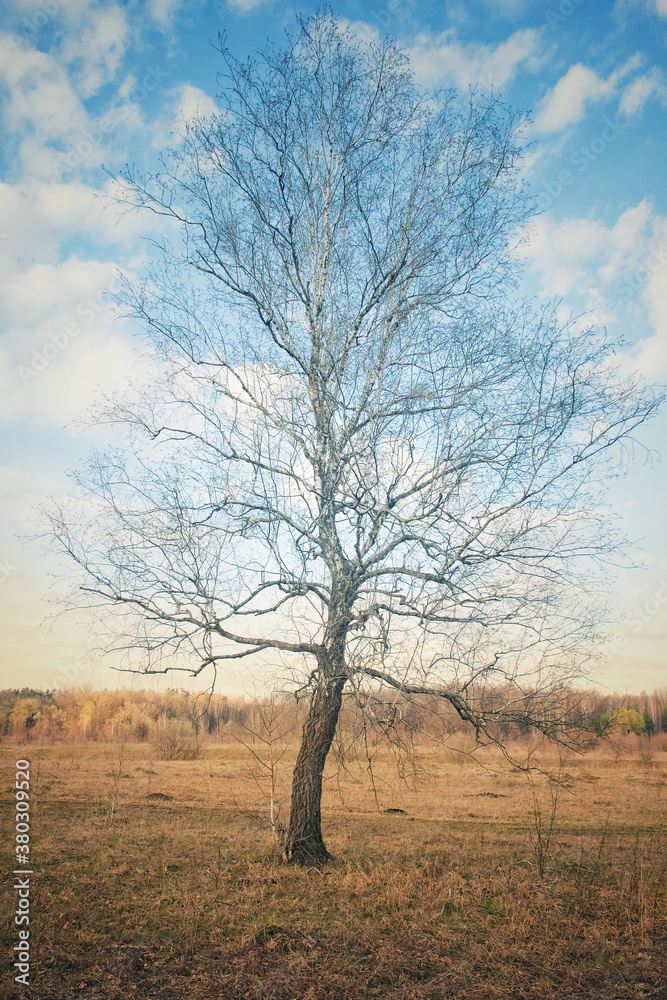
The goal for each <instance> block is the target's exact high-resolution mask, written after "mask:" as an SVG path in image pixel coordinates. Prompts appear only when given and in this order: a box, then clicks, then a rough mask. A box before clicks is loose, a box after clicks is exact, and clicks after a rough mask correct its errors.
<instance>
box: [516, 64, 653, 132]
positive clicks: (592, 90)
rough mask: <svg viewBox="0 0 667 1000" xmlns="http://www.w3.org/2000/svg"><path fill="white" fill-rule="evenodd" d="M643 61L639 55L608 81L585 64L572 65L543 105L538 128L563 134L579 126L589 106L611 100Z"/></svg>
mask: <svg viewBox="0 0 667 1000" xmlns="http://www.w3.org/2000/svg"><path fill="white" fill-rule="evenodd" d="M641 61H642V60H641V57H640V56H638V55H636V56H633V57H632V58H631V59H629V60H628V61H627V62H626V63H625V64H624V65H623V66H621V67H620V68H619V69H617V70H615V71H614V72H613V73H612V74H611V75H610V76H609V77H608V78H607V79H606V80H603V79H602V78H601V77H600V76H598V74H597V73H596V72H595V70H592V69H590V67H588V66H584V65H583V63H575V64H574V65H573V66H570V68H569V69H568V71H567V73H566V74H565V75H564V76H562V77H561V78H560V80H559V81H558V82H557V83H556V85H555V86H554V87H552V88H551V90H549V91H548V93H547V94H546V96H545V97H544V98H543V99H542V101H541V102H540V104H539V106H538V113H537V116H536V118H535V128H536V129H537V130H538V131H540V132H560V131H562V129H564V128H567V127H568V126H569V125H576V124H577V122H579V121H581V119H582V118H583V117H584V115H585V113H586V106H587V105H588V104H589V103H591V102H595V101H600V100H603V99H605V98H608V97H611V96H612V94H614V92H615V91H616V89H617V87H618V84H619V83H620V81H621V80H622V79H623V77H625V76H626V75H627V74H628V73H630V72H632V71H633V70H634V69H636V68H637V67H638V66H639V65H640V63H641Z"/></svg>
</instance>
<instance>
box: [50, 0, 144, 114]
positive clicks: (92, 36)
mask: <svg viewBox="0 0 667 1000" xmlns="http://www.w3.org/2000/svg"><path fill="white" fill-rule="evenodd" d="M127 42H128V26H127V21H126V18H125V13H124V12H123V11H122V10H121V8H120V7H115V6H107V7H100V8H93V9H92V10H90V11H89V12H88V19H87V20H85V21H84V22H83V24H81V25H79V30H78V31H76V32H74V31H69V32H67V33H66V35H65V38H64V41H63V44H62V47H61V49H60V53H59V54H60V57H61V58H62V59H63V60H64V62H65V63H66V64H68V65H69V66H71V67H73V68H74V69H75V71H76V73H77V76H78V83H79V88H80V90H81V93H82V95H83V96H84V97H90V96H91V95H93V94H96V93H97V92H98V90H99V89H100V87H102V86H104V84H106V83H109V82H110V81H111V80H113V79H114V78H115V76H116V74H117V73H118V70H119V68H120V66H121V63H122V60H123V56H124V54H125V49H126V46H127Z"/></svg>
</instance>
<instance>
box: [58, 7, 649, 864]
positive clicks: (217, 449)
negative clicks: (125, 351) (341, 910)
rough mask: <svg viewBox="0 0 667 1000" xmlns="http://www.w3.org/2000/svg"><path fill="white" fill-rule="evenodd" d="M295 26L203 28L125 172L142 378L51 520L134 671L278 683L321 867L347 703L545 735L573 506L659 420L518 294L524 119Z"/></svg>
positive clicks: (388, 46) (487, 733)
mask: <svg viewBox="0 0 667 1000" xmlns="http://www.w3.org/2000/svg"><path fill="white" fill-rule="evenodd" d="M299 25H300V30H299V32H298V34H297V36H296V38H295V39H294V40H290V41H289V44H288V46H287V48H286V49H285V50H276V49H274V48H272V47H268V48H267V49H266V50H265V51H264V52H263V53H261V54H259V55H258V56H257V57H256V58H254V59H250V60H249V61H248V62H245V63H241V62H239V61H237V60H236V59H235V58H234V56H233V55H232V54H231V53H230V52H229V51H228V50H227V48H226V47H225V44H224V40H221V46H220V49H221V54H222V57H223V59H224V64H225V67H226V71H225V74H224V75H223V77H222V87H223V89H222V94H221V97H220V113H219V114H218V115H217V116H214V117H209V118H206V119H194V120H192V121H190V122H189V123H188V124H187V126H186V127H185V128H184V130H183V134H182V136H181V137H180V144H179V145H178V148H176V149H175V150H174V151H172V152H171V153H170V154H169V155H167V156H166V157H165V159H164V160H163V163H162V169H161V170H160V172H158V173H156V174H154V175H142V174H141V173H139V172H137V171H136V170H134V169H128V171H127V172H126V174H125V175H124V183H125V195H124V196H123V197H124V201H125V204H126V205H129V206H130V207H131V208H132V209H138V210H147V211H149V212H151V213H154V215H155V216H156V217H162V218H163V219H164V220H166V221H165V222H164V225H165V226H166V227H168V228H167V229H166V231H167V233H168V234H169V238H168V239H164V240H163V241H162V242H160V243H159V244H158V247H159V251H160V252H159V255H157V263H155V264H154V265H153V266H152V267H151V269H150V271H149V273H148V276H147V278H146V280H145V281H144V282H143V284H142V285H141V286H139V287H136V286H130V285H128V286H127V288H126V290H125V293H124V295H123V299H122V300H123V303H124V307H125V309H126V311H127V313H128V314H130V315H133V316H134V317H138V318H139V319H140V320H141V321H143V324H144V325H145V329H146V331H147V333H148V341H149V345H150V351H149V349H148V348H147V355H146V356H147V366H148V365H149V360H148V359H149V358H152V360H151V361H150V364H152V365H153V368H154V371H155V379H154V380H153V381H152V383H148V382H147V383H146V384H144V385H140V386H136V387H135V388H134V389H132V388H130V389H128V392H127V394H126V396H124V397H123V398H122V399H121V398H116V399H114V400H112V401H108V402H107V403H106V404H105V406H103V407H102V408H101V410H100V412H99V413H98V415H97V419H98V420H109V421H112V422H116V423H120V424H122V425H124V426H125V427H126V429H127V430H128V431H129V432H130V436H131V446H128V448H127V449H124V450H123V451H122V452H120V451H109V452H108V453H105V454H95V455H93V456H92V457H91V458H90V460H89V462H88V464H87V466H86V467H85V468H84V469H83V470H82V471H81V472H80V473H79V481H80V483H81V485H82V486H83V487H84V488H85V492H86V494H87V497H86V498H85V500H80V501H77V502H76V503H73V504H71V505H69V506H67V507H63V506H61V507H60V508H59V509H52V510H51V512H50V517H51V523H52V532H53V535H54V537H55V540H56V544H57V547H58V548H59V549H60V550H61V551H64V552H66V553H67V554H68V555H69V556H70V557H71V558H72V559H73V560H74V563H75V564H76V567H75V568H76V570H77V573H78V577H77V580H78V585H77V588H78V589H77V593H78V596H79V597H80V598H83V599H84V601H87V602H88V603H89V604H90V605H91V606H97V607H98V608H99V609H100V610H101V614H102V617H103V619H104V622H105V625H106V626H107V627H108V628H110V629H111V630H112V631H113V632H114V633H115V634H116V636H117V642H116V643H115V645H114V646H113V648H116V649H125V650H127V651H128V657H129V659H128V666H129V667H130V668H131V669H143V670H146V671H148V672H151V671H158V670H164V669H166V668H167V667H173V666H177V667H180V668H184V669H189V670H192V671H193V672H194V673H198V672H200V671H202V670H203V669H204V668H205V667H210V666H213V668H214V669H215V665H216V664H219V663H221V662H223V661H225V660H230V659H231V660H239V659H241V658H243V657H250V656H255V655H256V654H262V653H265V652H266V651H276V654H277V655H278V654H279V655H282V656H284V657H287V658H288V659H291V661H292V662H293V663H294V665H295V669H296V668H298V667H300V666H301V668H302V669H303V671H304V672H303V674H302V685H301V693H302V694H307V696H308V697H309V699H310V708H309V714H308V717H307V721H306V723H305V726H304V729H303V737H302V743H301V748H300V751H299V754H298V758H297V761H296V766H295V770H294V776H293V789H292V800H291V816H290V823H289V830H288V832H287V838H286V843H285V858H286V859H287V860H290V859H295V860H297V859H317V858H324V857H327V851H326V848H325V845H324V842H323V839H322V832H321V817H320V800H321V794H322V773H323V768H324V764H325V760H326V757H327V754H328V752H329V749H330V747H331V743H332V739H333V737H334V733H335V730H336V723H337V719H338V715H339V710H340V707H341V699H342V696H343V690H344V688H345V686H346V685H349V686H352V687H356V688H357V689H360V688H362V687H364V686H365V687H368V686H369V685H371V686H374V687H375V688H378V687H379V686H381V687H383V688H385V689H386V690H387V693H388V692H389V689H393V690H394V691H396V692H400V693H401V695H402V696H407V695H411V694H413V695H422V694H424V695H427V696H431V697H436V698H440V699H444V700H445V701H446V702H448V703H449V704H450V705H451V706H453V709H454V710H455V711H456V712H457V713H458V715H459V716H460V717H461V719H462V720H464V721H466V722H468V723H470V725H471V726H473V727H474V729H475V731H476V732H477V735H478V736H479V738H480V740H483V739H492V740H502V730H501V729H499V728H498V726H497V723H498V721H499V720H503V719H505V720H507V719H509V720H510V721H514V722H518V723H520V724H523V725H525V726H532V727H534V728H537V730H539V732H541V733H543V734H545V735H546V736H547V737H549V738H553V739H559V740H563V741H566V742H567V740H568V739H569V737H568V735H567V734H568V726H569V725H570V723H571V719H570V718H569V712H568V710H567V706H566V700H565V698H564V696H563V697H561V694H562V692H563V691H564V687H563V685H564V684H566V682H567V681H568V678H570V677H573V676H577V672H578V671H580V669H581V663H582V659H581V656H582V653H581V651H582V650H585V648H586V643H587V642H589V641H590V639H591V637H592V635H593V632H594V626H595V620H596V619H595V615H596V612H595V609H592V608H591V606H590V602H589V601H588V600H587V597H588V596H589V595H590V593H591V592H592V590H594V587H593V586H592V584H591V580H592V579H593V580H594V576H592V575H591V573H592V572H594V571H595V569H596V566H599V565H601V564H602V562H603V561H604V559H605V558H606V556H608V554H609V553H610V551H612V547H613V540H612V537H611V536H610V533H609V531H608V530H607V526H606V520H605V518H604V517H603V515H602V512H601V507H600V496H601V492H602V491H603V489H604V486H605V484H606V483H607V482H608V479H609V477H610V476H611V475H612V474H614V473H615V472H617V471H618V470H619V468H620V465H619V462H620V459H619V453H620V451H619V448H618V447H617V446H619V445H620V444H622V443H623V442H628V441H630V440H631V439H632V434H633V432H634V431H635V429H636V428H637V427H638V426H639V425H641V424H642V422H643V421H645V420H646V419H647V418H648V417H649V416H650V415H651V414H652V413H653V412H654V410H655V408H656V406H657V405H658V403H659V402H660V400H659V398H658V397H657V396H656V394H654V393H652V392H651V391H649V390H647V389H645V388H643V387H642V386H641V385H640V384H639V383H638V381H637V380H636V379H634V378H624V377H622V376H621V374H619V372H618V371H617V369H616V368H615V367H614V365H613V361H612V357H611V356H612V354H613V345H611V344H609V343H608V342H607V341H606V340H605V338H604V337H603V336H600V335H597V334H595V333H594V332H593V331H592V330H586V329H582V328H581V325H580V324H577V323H575V322H570V323H567V324H565V325H564V326H563V325H562V324H559V323H558V321H557V317H556V310H555V308H552V307H550V308H546V309H538V308H536V307H532V306H531V305H530V304H525V303H522V302H520V301H519V300H518V298H517V295H516V292H515V276H516V265H515V263H514V249H515V246H516V243H517V239H518V234H519V233H520V232H521V229H522V227H523V226H524V224H525V223H526V220H527V219H528V218H529V216H530V211H531V209H530V204H529V203H528V202H527V200H526V197H525V195H524V193H523V191H522V188H521V183H520V178H519V174H518V162H519V157H520V154H521V121H520V120H519V119H518V118H517V117H516V116H514V115H512V114H511V113H510V112H509V111H508V109H507V108H506V107H505V106H504V105H503V104H502V102H501V101H500V100H499V99H498V98H497V97H494V96H490V97H485V96H479V95H477V94H475V93H473V94H472V95H469V97H468V98H467V99H465V100H462V99H461V98H459V97H457V95H455V94H453V93H450V92H439V93H436V94H426V93H422V92H421V91H420V90H419V89H418V88H417V87H416V85H415V84H414V82H413V79H412V76H411V73H410V69H409V65H408V61H407V59H406V57H405V56H404V55H403V54H402V53H401V52H400V51H399V50H398V49H397V47H396V46H395V44H393V43H392V42H390V41H385V42H383V43H381V44H378V45H372V44H366V43H362V42H361V41H359V40H357V39H355V37H354V36H353V35H352V34H351V33H350V32H349V31H347V30H346V29H344V28H343V27H341V26H340V24H339V23H337V21H336V19H335V18H334V17H333V16H332V15H330V14H329V13H328V12H326V11H325V12H320V13H318V14H316V15H315V16H313V17H311V18H310V19H309V20H307V21H302V22H301V21H300V22H299ZM177 228H178V230H179V231H180V237H179V238H178V239H177V238H176V237H175V235H174V234H175V233H176V231H177ZM179 240H180V242H179ZM151 352H152V353H151ZM81 573H82V574H83V579H81ZM304 664H305V666H303V665H304ZM389 700H390V699H389Z"/></svg>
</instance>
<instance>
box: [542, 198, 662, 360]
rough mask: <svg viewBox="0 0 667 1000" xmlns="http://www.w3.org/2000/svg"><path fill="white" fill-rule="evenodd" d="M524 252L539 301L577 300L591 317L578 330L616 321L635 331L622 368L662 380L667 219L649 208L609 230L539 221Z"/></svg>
mask: <svg viewBox="0 0 667 1000" xmlns="http://www.w3.org/2000/svg"><path fill="white" fill-rule="evenodd" d="M525 252H526V256H527V258H528V267H529V269H530V270H531V271H532V272H533V273H534V274H536V275H538V276H539V278H540V280H541V289H540V292H541V294H543V295H546V296H549V297H560V296H570V297H573V296H575V295H576V294H577V293H580V294H581V306H582V308H584V309H587V310H589V311H591V313H592V315H590V316H589V317H588V318H584V320H583V321H582V322H585V323H588V322H593V323H595V324H597V325H602V324H604V325H609V324H611V323H613V322H614V321H617V320H619V319H620V318H622V319H623V327H624V330H623V332H624V334H625V335H626V336H627V331H628V330H633V329H634V330H635V336H638V337H639V338H640V339H638V342H637V343H636V344H635V346H634V347H633V348H632V349H630V350H629V351H628V355H627V358H626V361H627V363H628V365H629V367H632V368H636V369H639V370H640V371H642V372H644V374H645V375H646V376H647V377H648V378H649V379H656V378H664V377H665V375H667V280H666V276H667V216H660V215H657V214H656V213H655V212H654V210H653V208H652V206H651V204H650V202H648V201H642V202H640V203H639V204H638V205H634V206H632V207H631V208H628V209H626V210H625V211H624V212H623V213H622V214H621V215H620V216H619V217H618V218H617V220H616V221H615V222H614V224H613V225H610V226H605V225H604V224H603V223H601V222H597V221H596V220H593V219H581V218H570V219H564V220H563V221H562V222H555V221H554V220H552V219H551V218H550V217H549V216H548V215H547V214H545V215H542V216H540V217H539V218H538V219H537V220H536V221H535V222H534V224H533V226H532V229H531V233H530V237H529V243H528V246H527V249H526V251H525ZM637 331H639V334H637Z"/></svg>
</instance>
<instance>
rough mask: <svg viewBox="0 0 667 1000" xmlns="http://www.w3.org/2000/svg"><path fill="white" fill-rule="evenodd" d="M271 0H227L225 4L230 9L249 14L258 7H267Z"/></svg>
mask: <svg viewBox="0 0 667 1000" xmlns="http://www.w3.org/2000/svg"><path fill="white" fill-rule="evenodd" d="M271 3H273V0H227V6H228V7H231V8H232V10H238V11H240V12H241V13H242V14H250V13H251V12H252V11H253V10H257V8H258V7H267V6H268V5H269V4H271Z"/></svg>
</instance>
